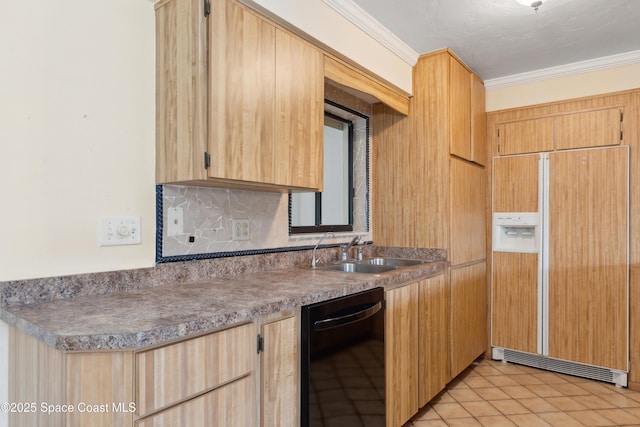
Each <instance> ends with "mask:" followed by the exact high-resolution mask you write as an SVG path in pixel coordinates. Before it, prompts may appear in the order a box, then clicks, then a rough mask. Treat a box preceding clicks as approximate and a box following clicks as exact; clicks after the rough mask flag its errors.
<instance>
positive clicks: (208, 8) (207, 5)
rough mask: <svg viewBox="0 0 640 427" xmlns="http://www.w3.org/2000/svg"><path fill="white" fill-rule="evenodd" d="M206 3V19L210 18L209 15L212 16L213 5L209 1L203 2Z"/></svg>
mask: <svg viewBox="0 0 640 427" xmlns="http://www.w3.org/2000/svg"><path fill="white" fill-rule="evenodd" d="M203 1H204V17H205V18H206V17H207V16H209V14H211V3H210V2H209V0H203Z"/></svg>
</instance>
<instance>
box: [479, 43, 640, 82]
mask: <svg viewBox="0 0 640 427" xmlns="http://www.w3.org/2000/svg"><path fill="white" fill-rule="evenodd" d="M638 62H640V50H634V51H631V52H626V53H620V54H617V55H611V56H603V57H601V58H595V59H589V60H586V61H579V62H573V63H571V64H566V65H559V66H557V67H549V68H543V69H540V70H535V71H528V72H526V73H521V74H513V75H511V76H505V77H498V78H495V79H489V80H485V82H484V87H485V88H486V89H488V90H490V89H500V88H505V87H509V86H515V85H520V84H525V83H533V82H538V81H543V80H549V79H555V78H558V77H566V76H573V75H576V74H582V73H588V72H591V71H598V70H605V69H608V68H614V67H620V66H623V65H630V64H636V63H638Z"/></svg>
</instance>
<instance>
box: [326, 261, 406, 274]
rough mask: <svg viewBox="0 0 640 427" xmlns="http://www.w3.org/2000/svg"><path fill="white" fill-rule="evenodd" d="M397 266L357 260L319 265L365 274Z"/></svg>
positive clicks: (377, 272) (329, 268) (378, 272)
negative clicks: (358, 261)
mask: <svg viewBox="0 0 640 427" xmlns="http://www.w3.org/2000/svg"><path fill="white" fill-rule="evenodd" d="M397 268H398V267H397V266H392V265H376V264H370V263H357V262H341V263H339V264H331V265H323V266H319V267H317V269H318V270H331V271H344V272H345V273H365V274H380V273H384V272H387V271H391V270H395V269H397Z"/></svg>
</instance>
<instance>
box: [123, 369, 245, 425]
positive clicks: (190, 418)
mask: <svg viewBox="0 0 640 427" xmlns="http://www.w3.org/2000/svg"><path fill="white" fill-rule="evenodd" d="M254 396H255V383H254V376H253V375H249V376H246V377H244V378H241V379H239V380H236V381H234V382H232V383H230V384H227V385H225V386H223V387H220V388H218V389H215V390H213V391H210V392H209V393H207V394H204V395H202V396H200V397H197V398H195V399H191V400H188V401H186V402H184V403H182V404H180V405H176V406H173V407H171V408H169V409H167V410H165V411H162V412H159V413H158V414H156V415H151V416H150V417H148V418H143V419H141V420H138V421H136V423H135V425H136V427H238V426H254V425H256V424H255V410H254V406H253V402H254Z"/></svg>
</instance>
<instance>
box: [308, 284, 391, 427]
mask: <svg viewBox="0 0 640 427" xmlns="http://www.w3.org/2000/svg"><path fill="white" fill-rule="evenodd" d="M301 357H302V360H301V375H300V378H301V387H300V400H301V402H300V403H301V405H300V408H301V409H300V416H301V426H302V427H339V426H349V427H358V426H363V427H364V426H366V427H377V426H380V427H384V425H385V373H384V290H383V289H382V288H375V289H371V290H368V291H364V292H360V293H357V294H353V295H347V296H344V297H339V298H335V299H332V300H328V301H322V302H319V303H316V304H312V305H307V306H303V307H302V351H301Z"/></svg>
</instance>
